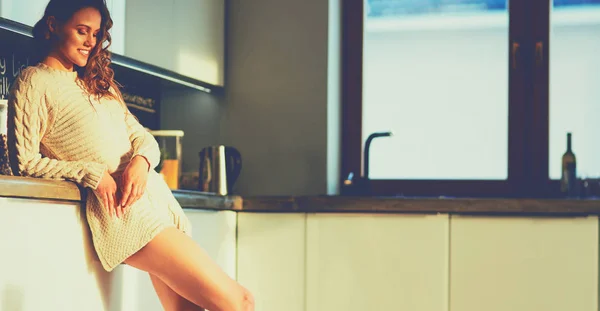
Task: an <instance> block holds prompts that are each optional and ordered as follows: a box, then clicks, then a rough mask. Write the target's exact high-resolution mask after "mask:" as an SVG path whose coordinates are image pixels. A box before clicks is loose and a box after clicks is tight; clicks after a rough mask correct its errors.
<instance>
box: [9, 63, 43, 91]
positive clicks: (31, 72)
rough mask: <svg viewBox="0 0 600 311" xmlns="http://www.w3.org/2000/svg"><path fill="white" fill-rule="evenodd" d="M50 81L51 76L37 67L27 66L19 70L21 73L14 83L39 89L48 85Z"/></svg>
mask: <svg viewBox="0 0 600 311" xmlns="http://www.w3.org/2000/svg"><path fill="white" fill-rule="evenodd" d="M51 81H52V75H51V74H50V73H49V72H47V71H46V70H43V69H42V68H40V67H39V66H38V65H34V66H28V67H25V68H23V69H21V72H20V73H19V75H18V76H17V78H16V79H15V83H16V84H18V83H20V84H23V85H25V86H33V87H39V86H42V85H46V84H48V82H51Z"/></svg>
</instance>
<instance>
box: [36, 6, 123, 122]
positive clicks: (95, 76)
mask: <svg viewBox="0 0 600 311" xmlns="http://www.w3.org/2000/svg"><path fill="white" fill-rule="evenodd" d="M84 8H95V9H97V10H98V11H99V12H100V15H101V17H102V21H101V23H100V31H99V32H98V35H97V41H96V42H97V43H96V46H94V48H93V49H92V51H91V52H90V56H89V58H88V62H87V64H86V66H85V67H78V66H75V70H76V71H77V76H78V77H79V78H80V79H81V81H82V82H83V85H84V86H85V88H86V89H87V91H88V93H89V94H90V95H93V96H97V97H98V98H102V97H104V96H107V97H110V98H114V99H116V100H118V101H119V102H121V104H122V105H123V107H124V108H125V110H127V108H126V107H125V103H124V101H123V95H122V94H121V91H120V90H119V84H118V83H117V82H116V81H115V80H114V76H115V73H114V71H113V70H112V69H111V68H110V64H111V59H110V55H111V54H110V51H109V50H108V48H109V47H110V44H111V37H110V33H109V32H108V31H109V30H110V29H111V28H112V26H113V21H112V18H111V17H110V12H109V11H108V7H107V6H106V2H105V0H50V2H49V3H48V5H47V6H46V10H45V11H44V16H43V17H42V18H41V19H40V20H39V21H38V22H37V23H36V24H35V26H34V27H33V38H34V40H35V43H36V51H37V52H38V53H39V55H38V58H39V59H43V58H44V57H45V56H46V55H48V53H49V52H50V50H51V49H52V47H53V44H54V42H55V40H56V38H54V35H53V34H52V33H51V32H50V29H49V28H48V18H49V17H50V16H53V17H54V19H55V20H56V21H57V22H59V23H62V24H64V23H66V22H67V21H68V20H69V19H71V17H73V15H74V14H75V13H76V12H78V11H79V10H81V9H84Z"/></svg>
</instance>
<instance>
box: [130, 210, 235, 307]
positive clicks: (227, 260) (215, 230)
mask: <svg viewBox="0 0 600 311" xmlns="http://www.w3.org/2000/svg"><path fill="white" fill-rule="evenodd" d="M185 214H186V215H187V217H188V218H189V220H190V222H191V224H192V227H193V228H192V238H193V239H194V240H195V241H196V242H197V243H198V245H200V247H202V248H203V249H204V250H205V251H206V252H207V253H208V255H209V256H210V257H211V258H212V259H213V260H214V261H216V263H217V264H218V265H219V266H220V267H221V268H222V269H223V270H224V271H225V273H227V274H228V275H229V276H230V277H232V278H235V276H236V236H235V235H236V223H237V221H236V213H235V212H233V211H209V210H195V209H185ZM124 279H125V282H128V284H126V286H125V288H135V289H136V290H135V293H133V294H132V295H129V296H128V297H131V299H133V300H134V301H128V302H126V303H125V305H126V306H128V308H125V309H126V310H131V311H162V310H163V308H162V306H161V304H160V301H159V300H158V296H157V295H156V293H155V292H154V287H153V286H152V281H151V280H150V277H149V276H148V273H146V272H143V271H139V270H137V269H133V268H131V271H129V270H127V271H125V276H124ZM132 280H135V281H132Z"/></svg>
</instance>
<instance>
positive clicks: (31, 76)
mask: <svg viewBox="0 0 600 311" xmlns="http://www.w3.org/2000/svg"><path fill="white" fill-rule="evenodd" d="M8 106H9V133H8V135H9V141H12V142H13V143H12V144H11V152H13V154H15V155H16V157H17V162H18V172H17V174H18V175H21V176H31V177H40V178H50V179H66V180H71V181H74V182H76V183H78V184H80V185H82V186H83V187H85V189H86V190H87V201H86V209H85V210H86V217H87V221H88V224H89V227H90V230H91V232H92V239H93V244H94V248H95V250H96V253H97V255H98V258H99V260H100V262H101V263H102V266H103V267H104V269H106V270H107V271H112V270H113V269H114V268H115V267H116V266H117V265H119V264H120V263H122V262H123V261H124V260H125V259H127V258H128V257H129V256H131V255H132V254H134V253H135V252H137V251H138V250H139V249H140V248H142V247H143V246H144V245H146V244H147V243H148V242H149V241H150V240H152V238H154V236H156V235H157V234H158V233H159V232H160V231H162V230H163V229H165V228H167V227H176V228H178V229H180V230H182V231H183V232H185V233H186V234H188V235H190V234H191V226H190V223H189V221H188V219H187V217H186V216H185V214H184V213H183V210H182V209H181V206H180V205H179V204H178V203H177V201H176V200H175V198H174V197H173V194H172V193H171V191H170V190H169V188H168V186H167V184H166V183H165V182H164V180H163V179H162V178H161V177H160V175H158V174H157V173H156V172H155V171H154V168H155V167H156V166H157V165H158V162H159V160H160V151H159V148H158V144H157V142H156V140H155V139H154V137H153V136H152V135H151V134H150V133H148V132H147V131H146V130H145V129H144V128H143V127H142V126H141V125H140V124H139V122H138V121H137V120H136V119H135V118H134V117H133V116H131V115H130V114H126V113H125V109H123V106H122V105H121V104H120V103H119V102H118V101H117V100H114V99H107V98H102V99H100V100H98V99H96V98H95V97H93V96H89V95H88V93H87V92H86V91H85V89H84V88H83V87H82V86H81V84H80V82H78V78H77V73H76V72H67V71H62V70H58V69H53V68H51V67H48V66H46V65H44V64H42V63H40V64H37V65H35V66H30V67H27V68H25V69H24V70H23V71H22V72H21V74H20V75H19V76H18V77H17V79H16V80H15V82H14V84H13V85H12V87H11V91H10V96H9V102H8ZM136 155H141V156H144V157H145V158H146V159H147V160H148V161H149V162H150V167H151V169H150V171H149V173H148V183H147V188H146V191H145V193H144V195H143V196H142V197H141V198H140V199H139V200H138V201H137V202H135V203H134V204H133V205H132V206H131V207H130V209H129V210H128V211H126V213H125V215H123V216H121V218H117V217H113V216H111V214H110V212H109V211H108V210H107V208H105V207H104V206H103V202H102V200H100V199H99V198H98V197H97V196H96V192H95V189H96V188H97V187H98V183H99V182H100V179H101V178H102V176H103V174H104V172H105V170H108V172H109V173H110V174H111V175H112V176H113V177H115V181H117V185H118V186H119V177H120V176H121V174H122V172H123V170H124V169H125V168H126V167H127V164H128V163H129V161H130V160H131V159H132V158H133V157H134V156H136ZM15 167H16V165H14V163H13V169H14V168H15ZM56 242H57V243H60V241H56Z"/></svg>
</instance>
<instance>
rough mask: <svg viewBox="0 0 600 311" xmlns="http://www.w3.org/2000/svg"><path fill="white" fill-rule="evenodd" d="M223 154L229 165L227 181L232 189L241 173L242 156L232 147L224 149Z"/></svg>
mask: <svg viewBox="0 0 600 311" xmlns="http://www.w3.org/2000/svg"><path fill="white" fill-rule="evenodd" d="M225 154H227V162H229V163H231V169H227V181H229V182H230V185H231V187H233V184H234V183H235V181H236V180H237V178H238V177H239V176H240V172H241V171H242V155H241V154H240V152H239V151H238V150H237V149H235V148H233V147H225Z"/></svg>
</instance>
